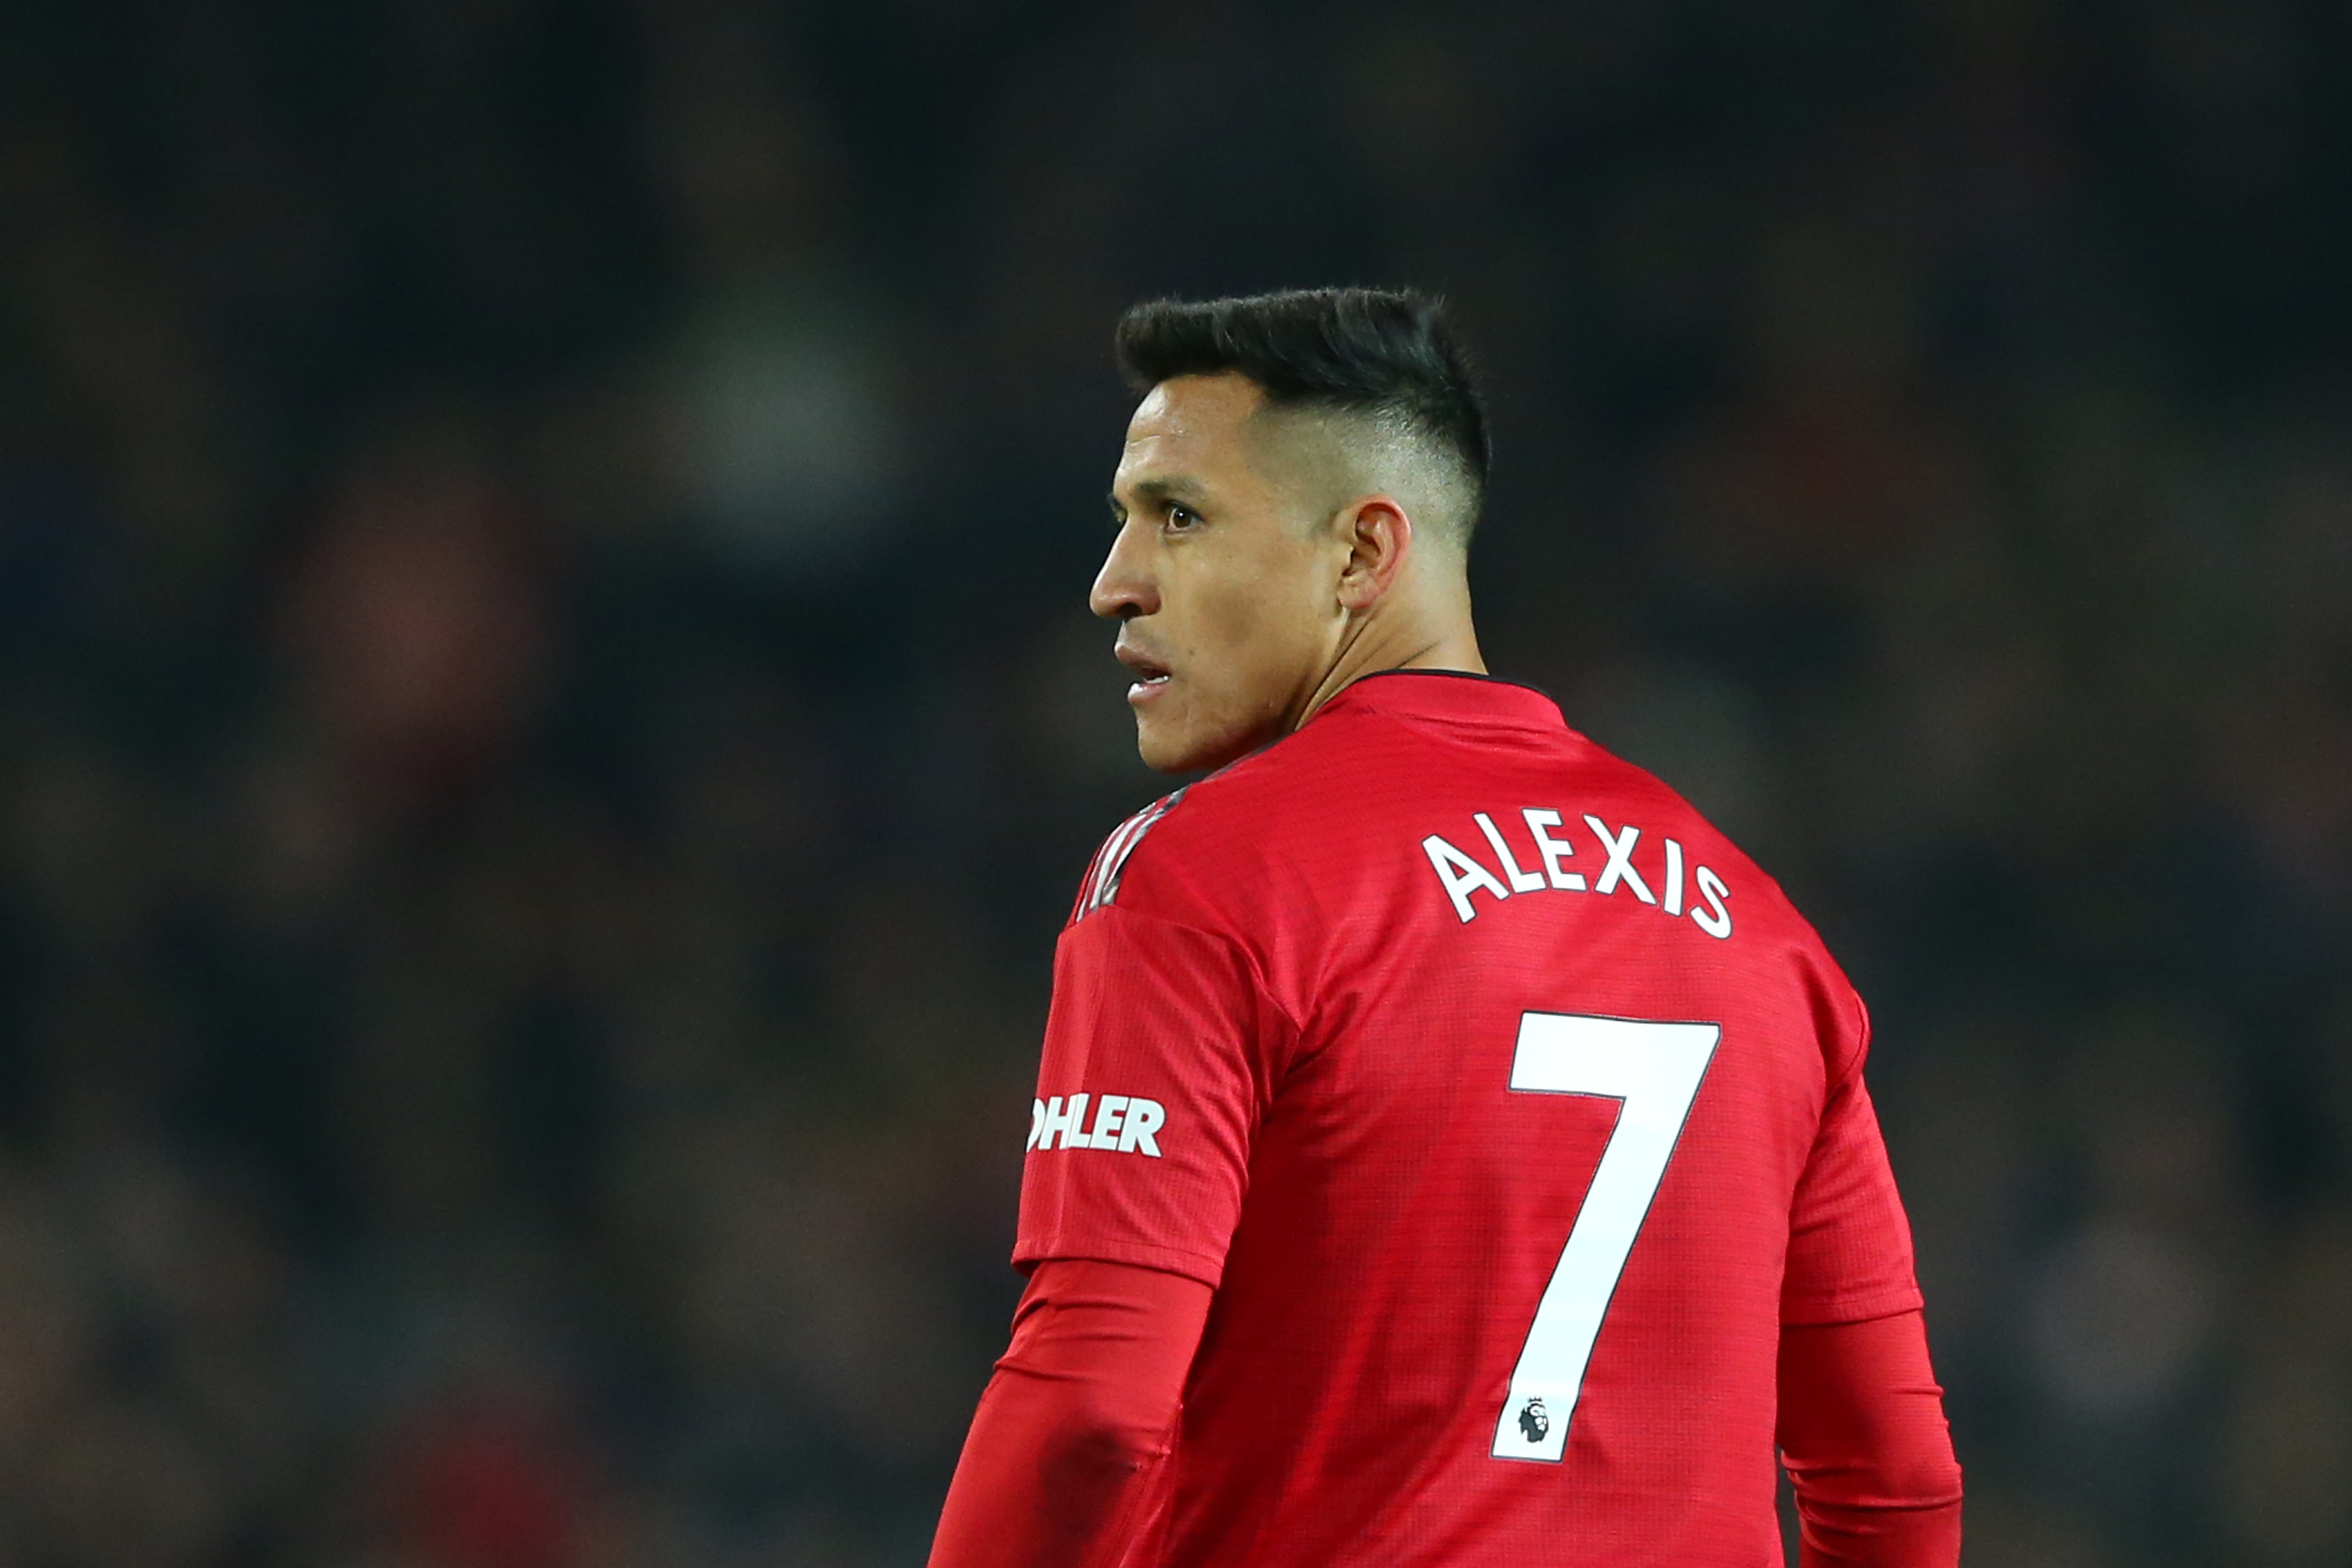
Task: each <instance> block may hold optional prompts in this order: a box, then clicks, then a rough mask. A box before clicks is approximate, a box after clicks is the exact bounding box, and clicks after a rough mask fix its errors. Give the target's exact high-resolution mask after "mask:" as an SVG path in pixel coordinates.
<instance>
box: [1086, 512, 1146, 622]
mask: <svg viewBox="0 0 2352 1568" xmlns="http://www.w3.org/2000/svg"><path fill="white" fill-rule="evenodd" d="M1137 532H1138V530H1137V528H1136V525H1135V523H1134V521H1132V520H1130V521H1128V522H1127V523H1126V524H1124V525H1123V526H1121V527H1120V529H1119V531H1118V537H1117V538H1115V539H1113V540H1112V541H1111V542H1110V553H1109V554H1108V555H1107V556H1105V557H1104V558H1103V563H1102V570H1101V571H1099V572H1097V573H1096V574H1095V585H1094V588H1093V591H1092V592H1090V593H1088V594H1087V608H1089V609H1091V610H1092V611H1094V613H1095V614H1096V615H1097V616H1102V617H1103V618H1104V619H1105V620H1120V621H1131V620H1133V619H1135V617H1136V616H1150V615H1157V614H1158V613H1159V611H1160V584H1159V583H1158V581H1157V580H1156V579H1155V578H1154V577H1153V575H1152V574H1151V571H1150V566H1149V565H1148V563H1146V561H1145V559H1144V556H1145V551H1144V547H1143V545H1142V543H1141V542H1140V541H1139V540H1138V538H1137V537H1136V535H1137Z"/></svg>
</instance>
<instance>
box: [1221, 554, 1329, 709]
mask: <svg viewBox="0 0 2352 1568" xmlns="http://www.w3.org/2000/svg"><path fill="white" fill-rule="evenodd" d="M1303 576H1304V574H1302V573H1300V572H1299V571H1298V570H1297V564H1296V563H1292V562H1288V561H1282V562H1276V563H1271V564H1268V565H1265V566H1264V567H1262V568H1261V569H1259V570H1256V571H1253V572H1250V573H1247V574H1238V573H1237V574H1235V579H1234V581H1232V582H1229V583H1225V584H1219V586H1220V587H1221V588H1222V590H1223V591H1222V592H1219V593H1215V594H1213V595H1208V596H1206V597H1204V598H1203V600H1202V604H1201V610H1202V614H1201V618H1200V633H1199V646H1200V651H1201V653H1202V655H1204V656H1205V658H1204V659H1203V668H1204V672H1205V673H1206V674H1207V676H1208V679H1206V680H1204V681H1203V682H1202V685H1203V687H1204V688H1205V689H1213V690H1214V691H1215V692H1216V694H1217V695H1218V697H1219V699H1220V700H1221V701H1220V706H1221V707H1224V708H1230V709H1233V710H1264V709H1268V708H1272V707H1278V706H1280V705H1281V704H1283V703H1285V702H1286V701H1287V700H1289V697H1290V695H1291V692H1292V689H1293V688H1295V687H1296V686H1297V683H1298V682H1299V680H1300V679H1302V677H1303V676H1304V675H1305V674H1306V673H1307V666H1308V665H1309V664H1311V663H1312V662H1313V659H1314V655H1315V647H1316V640H1317V637H1318V633H1319V632H1320V630H1321V626H1320V624H1319V623H1318V620H1317V619H1316V616H1315V614H1314V605H1313V601H1312V596H1311V595H1309V594H1308V593H1307V585H1306V584H1304V583H1303V582H1302V581H1301V579H1302V577H1303Z"/></svg>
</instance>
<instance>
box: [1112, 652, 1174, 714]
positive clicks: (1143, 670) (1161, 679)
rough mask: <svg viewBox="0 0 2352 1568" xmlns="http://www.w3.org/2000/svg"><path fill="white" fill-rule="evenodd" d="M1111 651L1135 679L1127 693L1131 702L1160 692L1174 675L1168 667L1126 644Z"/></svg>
mask: <svg viewBox="0 0 2352 1568" xmlns="http://www.w3.org/2000/svg"><path fill="white" fill-rule="evenodd" d="M1111 651H1112V652H1113V653H1114V654H1115V655H1116V656H1117V657H1118V662H1119V663H1121V664H1123V665H1125V666H1127V668H1128V669H1129V672H1130V673H1132V674H1133V675H1134V677H1135V684H1134V685H1133V686H1130V687H1129V688H1128V691H1127V695H1128V700H1129V701H1133V700H1136V699H1137V698H1139V697H1148V696H1150V694H1151V693H1152V692H1154V691H1157V690H1159V689H1160V688H1161V687H1163V686H1165V685H1167V684H1168V682H1169V680H1170V679H1171V677H1172V676H1173V674H1174V671H1172V670H1171V669H1170V668H1168V666H1167V665H1165V664H1163V663H1161V662H1160V660H1158V659H1156V658H1152V657H1151V656H1150V654H1147V653H1145V652H1143V651H1142V650H1141V649H1139V648H1134V647H1129V646H1128V645H1126V644H1125V643H1121V644H1120V645H1119V646H1118V647H1116V648H1114V649H1112V650H1111Z"/></svg>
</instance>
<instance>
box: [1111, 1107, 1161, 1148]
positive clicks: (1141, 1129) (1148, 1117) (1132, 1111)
mask: <svg viewBox="0 0 2352 1568" xmlns="http://www.w3.org/2000/svg"><path fill="white" fill-rule="evenodd" d="M1167 1122H1168V1108H1167V1107H1166V1106H1164V1105H1162V1104H1160V1102H1159V1101H1158V1100H1144V1099H1141V1098H1137V1099H1134V1100H1129V1101H1128V1102H1127V1125H1126V1126H1125V1127H1123V1128H1121V1129H1120V1130H1119V1134H1118V1152H1120V1153H1122V1154H1127V1153H1134V1152H1142V1153H1145V1154H1149V1155H1150V1157H1151V1158H1153V1159H1155V1160H1157V1159H1158V1158H1160V1141H1159V1140H1158V1139H1156V1138H1154V1137H1152V1136H1151V1135H1152V1134H1153V1133H1154V1132H1157V1131H1160V1128H1162V1127H1164V1126H1166V1125H1167Z"/></svg>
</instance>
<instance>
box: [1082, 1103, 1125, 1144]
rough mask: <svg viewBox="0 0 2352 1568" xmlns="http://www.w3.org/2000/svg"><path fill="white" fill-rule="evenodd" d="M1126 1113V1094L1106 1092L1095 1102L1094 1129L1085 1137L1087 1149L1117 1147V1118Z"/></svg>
mask: <svg viewBox="0 0 2352 1568" xmlns="http://www.w3.org/2000/svg"><path fill="white" fill-rule="evenodd" d="M1126 1113H1127V1096H1125V1095H1123V1094H1106V1095H1104V1096H1103V1097H1102V1098H1101V1099H1100V1100H1097V1101H1096V1102H1095V1130H1094V1132H1093V1134H1092V1135H1091V1136H1090V1137H1088V1138H1087V1148H1089V1149H1116V1148H1117V1147H1118V1120H1119V1118H1120V1117H1121V1116H1124V1115H1125V1114H1126Z"/></svg>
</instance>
